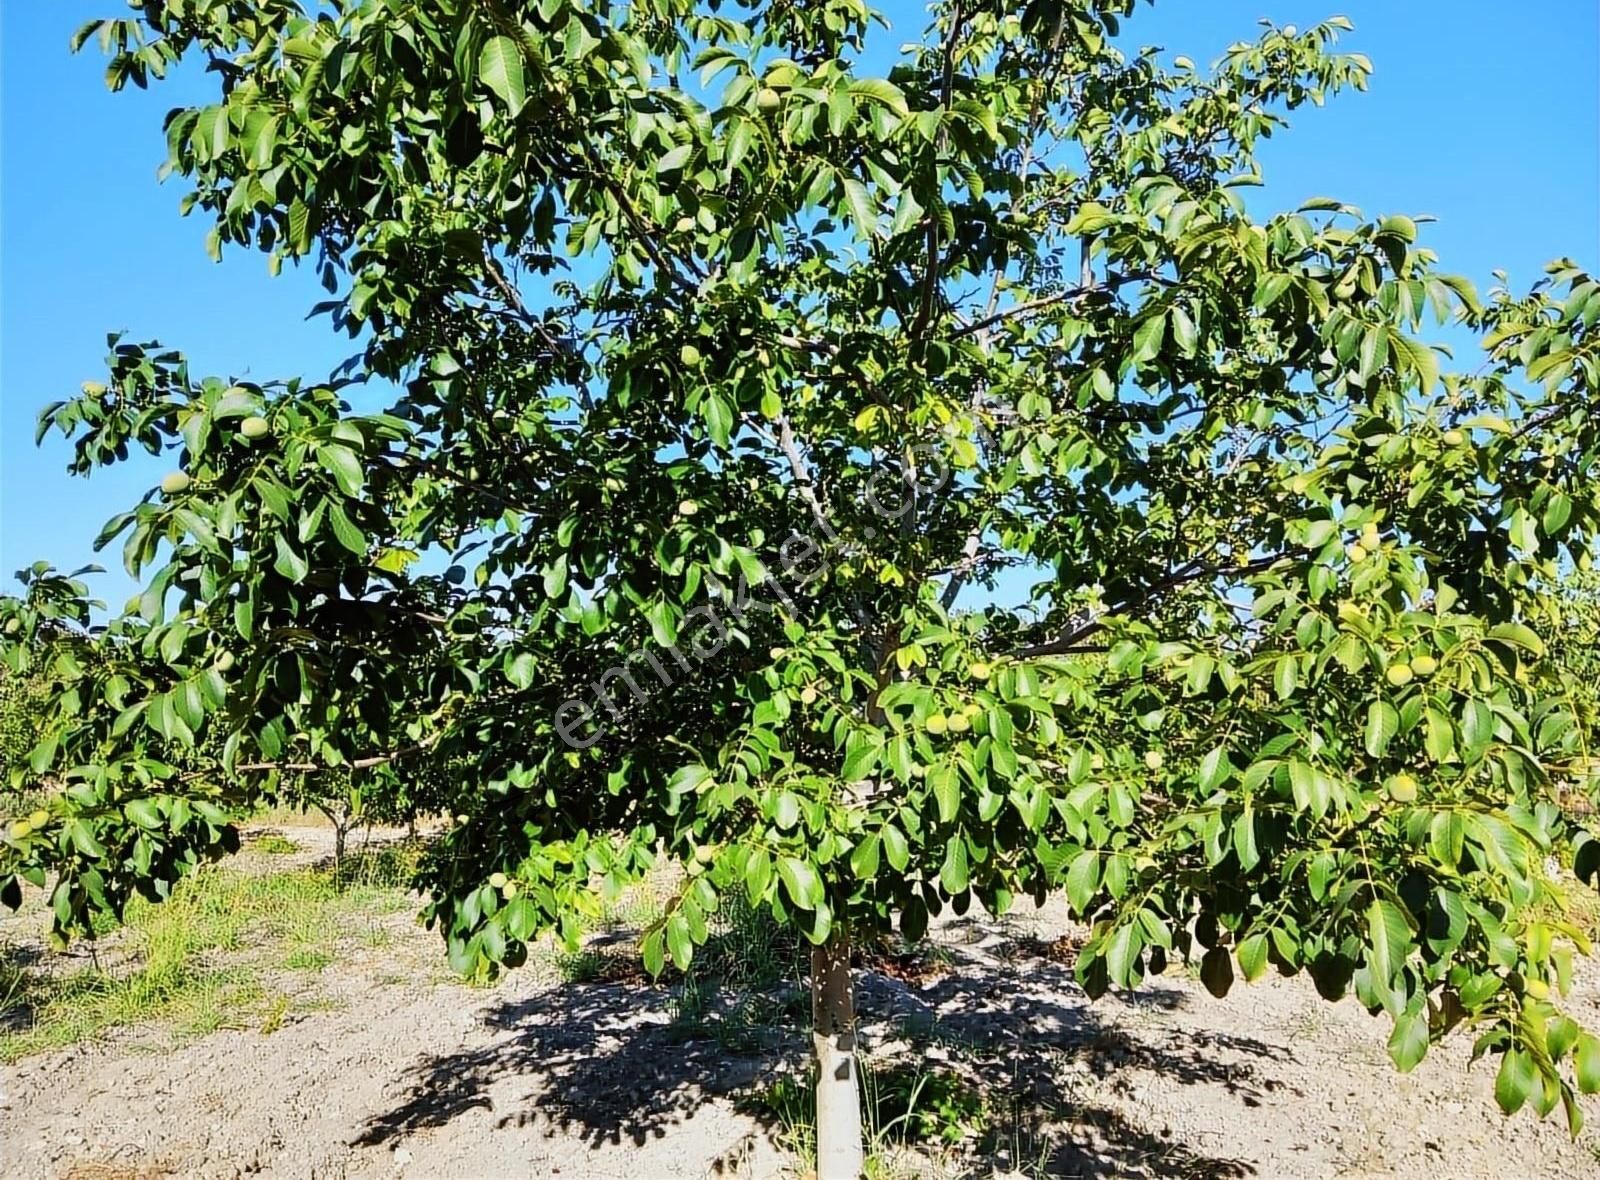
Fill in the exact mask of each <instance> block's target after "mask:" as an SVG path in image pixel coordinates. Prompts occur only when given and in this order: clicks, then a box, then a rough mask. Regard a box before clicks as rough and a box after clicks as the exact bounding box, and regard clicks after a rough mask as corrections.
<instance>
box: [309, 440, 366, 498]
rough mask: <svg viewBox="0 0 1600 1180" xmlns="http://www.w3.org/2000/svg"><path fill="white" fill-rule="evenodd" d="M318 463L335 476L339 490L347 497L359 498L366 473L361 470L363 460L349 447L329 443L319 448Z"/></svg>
mask: <svg viewBox="0 0 1600 1180" xmlns="http://www.w3.org/2000/svg"><path fill="white" fill-rule="evenodd" d="M317 462H319V463H321V464H322V465H323V467H325V468H327V470H328V472H329V474H331V475H332V476H333V479H334V482H335V483H337V484H338V485H339V490H340V491H341V492H343V493H344V494H345V495H347V496H351V497H354V496H359V495H360V494H361V485H362V483H363V482H364V480H365V473H364V472H363V471H362V469H361V460H360V459H358V458H356V454H355V452H354V451H352V450H351V449H350V448H349V447H343V446H340V445H339V444H338V443H329V444H328V445H326V446H321V447H318V448H317Z"/></svg>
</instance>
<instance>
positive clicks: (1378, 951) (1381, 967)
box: [1367, 898, 1411, 987]
mask: <svg viewBox="0 0 1600 1180" xmlns="http://www.w3.org/2000/svg"><path fill="white" fill-rule="evenodd" d="M1367 935H1368V938H1369V939H1370V940H1371V955H1370V957H1369V959H1368V962H1369V963H1370V964H1371V967H1372V974H1373V977H1374V979H1375V980H1377V981H1378V982H1379V983H1380V984H1382V985H1383V986H1385V987H1387V986H1388V985H1389V984H1390V983H1391V982H1392V981H1393V980H1394V978H1395V977H1396V976H1397V975H1399V974H1400V968H1401V966H1402V965H1403V964H1404V963H1405V961H1406V956H1407V955H1408V954H1409V952H1410V950H1411V924H1410V923H1409V922H1408V921H1406V916H1405V914H1404V912H1402V911H1401V909H1400V907H1399V906H1397V905H1395V904H1394V902H1392V901H1388V900H1387V899H1384V898H1378V899H1377V900H1375V901H1374V902H1373V903H1372V904H1371V905H1370V906H1369V907H1368V908H1367Z"/></svg>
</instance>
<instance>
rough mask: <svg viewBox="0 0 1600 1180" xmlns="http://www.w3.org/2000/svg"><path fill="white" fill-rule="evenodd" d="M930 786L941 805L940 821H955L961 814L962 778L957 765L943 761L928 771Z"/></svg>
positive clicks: (944, 822) (935, 799)
mask: <svg viewBox="0 0 1600 1180" xmlns="http://www.w3.org/2000/svg"><path fill="white" fill-rule="evenodd" d="M928 788H929V789H930V790H931V791H932V792H933V798H934V801H935V802H936V803H937V804H938V806H939V822H940V823H943V824H948V823H954V822H955V818H956V816H958V815H960V814H961V780H960V778H959V776H958V775H957V774H956V770H955V767H953V766H951V765H949V764H948V763H942V764H940V765H938V766H935V767H933V768H932V769H930V770H929V771H928Z"/></svg>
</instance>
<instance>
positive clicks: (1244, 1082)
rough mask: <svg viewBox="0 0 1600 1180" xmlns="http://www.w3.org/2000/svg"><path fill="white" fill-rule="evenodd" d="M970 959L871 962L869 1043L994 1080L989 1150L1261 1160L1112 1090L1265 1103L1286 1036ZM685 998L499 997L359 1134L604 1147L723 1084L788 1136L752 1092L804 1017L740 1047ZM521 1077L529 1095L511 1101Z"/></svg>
mask: <svg viewBox="0 0 1600 1180" xmlns="http://www.w3.org/2000/svg"><path fill="white" fill-rule="evenodd" d="M962 958H963V956H961V955H960V954H959V953H958V954H957V956H956V959H957V961H956V964H955V969H954V970H952V971H950V972H949V973H947V974H944V975H942V976H940V977H938V978H936V979H933V980H932V981H930V982H928V983H926V984H924V985H922V986H915V985H908V984H907V983H905V982H902V981H901V980H899V979H896V978H892V977H890V976H886V975H882V974H879V973H877V972H873V971H870V970H869V971H866V972H864V973H863V976H862V978H861V981H860V985H859V989H858V1005H859V1010H860V1017H861V1023H862V1032H863V1043H864V1044H866V1045H867V1046H868V1047H869V1048H875V1047H881V1048H882V1049H883V1050H884V1051H885V1052H886V1053H888V1054H890V1055H891V1056H892V1055H893V1054H895V1053H896V1052H899V1053H900V1054H902V1055H903V1056H905V1057H908V1058H910V1059H911V1060H914V1061H921V1060H926V1061H929V1062H930V1063H937V1064H938V1065H939V1066H940V1067H948V1068H951V1069H953V1070H955V1071H957V1072H959V1073H960V1074H962V1075H963V1076H965V1077H969V1078H972V1079H974V1082H975V1084H979V1085H981V1086H982V1087H983V1088H984V1089H985V1090H986V1091H987V1092H989V1093H990V1095H991V1096H992V1104H993V1108H994V1109H995V1110H996V1111H997V1112H998V1114H999V1115H1000V1116H1001V1117H1000V1119H999V1120H998V1123H997V1125H996V1126H994V1127H992V1128H991V1133H990V1135H989V1138H988V1140H987V1142H986V1144H985V1146H984V1155H985V1156H987V1157H989V1162H991V1163H993V1162H1004V1160H1003V1158H1002V1157H1007V1156H1009V1155H1017V1154H1018V1150H1017V1144H1018V1143H1019V1142H1020V1141H1022V1140H1024V1139H1025V1140H1027V1141H1028V1142H1029V1143H1030V1144H1031V1148H1030V1158H1032V1159H1033V1160H1034V1161H1035V1162H1036V1161H1037V1160H1039V1159H1047V1160H1048V1174H1049V1175H1052V1176H1086V1177H1109V1176H1117V1177H1134V1178H1138V1177H1152V1178H1153V1177H1157V1176H1160V1177H1180V1178H1181V1177H1189V1176H1195V1177H1199V1176H1205V1177H1220V1178H1230V1177H1242V1176H1246V1175H1250V1174H1251V1172H1252V1169H1251V1168H1250V1167H1249V1165H1247V1164H1244V1163H1241V1162H1240V1161H1237V1160H1231V1159H1222V1158H1213V1157H1211V1156H1209V1155H1206V1154H1204V1153H1202V1152H1199V1151H1197V1150H1195V1149H1194V1148H1193V1147H1192V1146H1191V1145H1185V1144H1183V1143H1180V1142H1176V1141H1174V1139H1173V1138H1172V1137H1171V1134H1170V1132H1169V1131H1167V1130H1166V1129H1164V1128H1156V1129H1154V1130H1152V1129H1150V1128H1147V1127H1143V1126H1139V1125H1136V1124H1135V1122H1133V1121H1130V1119H1129V1117H1128V1116H1126V1115H1125V1114H1123V1113H1120V1112H1119V1111H1117V1110H1116V1109H1114V1108H1113V1104H1111V1103H1110V1102H1108V1101H1107V1100H1108V1099H1109V1098H1110V1096H1111V1095H1112V1094H1114V1093H1117V1092H1118V1091H1119V1089H1123V1090H1125V1088H1126V1087H1129V1086H1131V1085H1132V1084H1133V1081H1134V1079H1135V1078H1136V1077H1137V1075H1138V1074H1140V1073H1145V1074H1153V1075H1159V1076H1160V1077H1161V1078H1163V1079H1166V1080H1167V1081H1169V1082H1172V1081H1175V1082H1177V1083H1178V1084H1180V1085H1192V1086H1214V1087H1221V1088H1223V1089H1225V1090H1226V1091H1227V1092H1228V1093H1230V1094H1232V1095H1234V1096H1235V1097H1236V1098H1237V1099H1238V1100H1240V1101H1242V1102H1243V1103H1244V1104H1245V1105H1249V1106H1254V1105H1258V1104H1259V1103H1260V1102H1261V1101H1262V1100H1263V1099H1264V1098H1265V1097H1266V1095H1268V1094H1269V1093H1271V1092H1272V1091H1275V1090H1277V1089H1279V1088H1281V1086H1282V1083H1280V1082H1278V1081H1275V1080H1274V1079H1272V1078H1270V1077H1266V1076H1264V1075H1263V1074H1262V1073H1261V1071H1260V1069H1259V1068H1258V1066H1257V1065H1256V1064H1254V1063H1255V1062H1261V1061H1267V1060H1274V1059H1276V1060H1292V1055H1291V1054H1290V1053H1289V1052H1288V1051H1287V1050H1285V1049H1283V1048H1280V1047H1277V1046H1273V1045H1268V1044H1266V1043H1264V1042H1261V1041H1257V1040H1255V1039H1253V1038H1244V1037H1230V1036H1226V1035H1223V1034H1217V1033H1206V1032H1199V1033H1196V1032H1193V1031H1184V1030H1179V1029H1176V1028H1173V1027H1170V1025H1168V1024H1165V1023H1163V1020H1162V1017H1163V1015H1164V1013H1165V1011H1167V1010H1171V1009H1174V1008H1177V1007H1181V1006H1182V1005H1183V1004H1184V1002H1185V996H1184V994H1183V993H1182V992H1181V991H1180V990H1178V989H1177V988H1174V987H1171V986H1170V985H1165V984H1163V983H1162V982H1161V981H1156V982H1155V983H1154V985H1153V986H1152V987H1150V988H1149V989H1147V990H1146V991H1144V992H1141V993H1137V994H1136V995H1134V996H1133V997H1122V998H1117V997H1108V998H1107V999H1104V1000H1102V1001H1099V1002H1098V1003H1096V1004H1092V1005H1091V1004H1090V1003H1089V1001H1088V999H1087V997H1085V996H1084V994H1083V993H1082V991H1081V990H1080V989H1078V988H1077V986H1076V984H1075V983H1073V982H1072V979H1071V972H1070V971H1069V970H1067V969H1065V968H1064V967H1061V966H1059V965H1057V964H1053V963H1033V962H1029V963H1027V964H1025V965H1024V969H1023V970H1022V971H1013V970H1007V969H1003V968H1002V969H998V970H996V969H993V968H991V967H990V966H987V965H984V966H979V965H977V964H970V963H969V964H963V963H962V962H961V959H962ZM675 1003H676V1004H678V1005H679V1007H680V1008H681V1006H682V1005H681V1001H678V1000H675V998H674V993H673V992H672V991H671V990H669V989H668V988H666V987H661V986H656V985H649V984H644V983H640V982H620V983H619V982H601V983H590V984H570V985H567V986H565V987H559V988H554V989H551V990H549V991H546V992H542V993H540V994H538V995H535V996H532V997H529V998H526V999H520V1000H516V1001H504V1002H501V1003H498V1004H496V1005H494V1006H493V1007H492V1008H491V1009H490V1010H489V1012H488V1013H487V1016H486V1023H487V1024H488V1026H489V1027H490V1028H491V1029H492V1030H495V1032H497V1033H498V1034H499V1035H497V1036H496V1037H495V1038H494V1039H493V1041H492V1042H491V1043H489V1044H487V1045H483V1046H480V1047H475V1048H471V1049H464V1050H461V1051H459V1052H454V1053H447V1054H441V1055H429V1056H425V1057H423V1058H422V1059H420V1060H418V1061H417V1062H416V1063H415V1064H414V1065H413V1066H412V1068H411V1070H410V1071H409V1074H408V1076H407V1079H406V1091H405V1093H404V1094H402V1095H401V1096H400V1099H399V1101H398V1102H397V1103H396V1105H395V1106H394V1107H393V1108H392V1109H390V1110H387V1111H385V1112H382V1113H380V1114H377V1115H375V1116H374V1117H373V1118H372V1119H371V1120H369V1122H368V1123H367V1125H366V1126H365V1127H364V1128H363V1130H362V1132H361V1134H360V1136H359V1138H358V1139H357V1140H356V1143H357V1144H358V1145H363V1146H370V1145H376V1144H383V1143H386V1142H390V1141H392V1140H394V1139H396V1138H399V1137H403V1136H405V1135H407V1134H409V1133H411V1132H413V1131H416V1130H419V1129H423V1128H434V1127H441V1126H444V1125H446V1124H448V1123H449V1122H450V1121H451V1120H453V1119H455V1118H456V1117H458V1116H460V1115H462V1114H464V1113H466V1112H467V1111H470V1110H473V1109H475V1108H479V1109H486V1110H489V1111H492V1112H494V1113H495V1114H496V1115H498V1119H497V1123H498V1125H499V1126H501V1127H508V1126H517V1127H529V1126H536V1127H541V1128H543V1129H544V1133H545V1134H546V1135H548V1136H552V1137H553V1136H556V1135H573V1134H576V1135H581V1136H582V1137H583V1139H584V1140H585V1141H586V1142H587V1143H588V1144H589V1145H590V1146H591V1147H595V1148H598V1147H601V1146H604V1145H606V1144H622V1143H623V1142H625V1141H628V1142H632V1143H634V1144H636V1145H642V1144H644V1143H646V1142H647V1141H649V1140H651V1139H655V1138H660V1137H662V1136H664V1135H665V1134H666V1133H667V1131H668V1129H669V1128H670V1127H672V1126H675V1125H677V1124H680V1123H682V1122H685V1121H687V1120H689V1119H692V1118H693V1117H694V1116H695V1114H696V1112H697V1111H699V1110H701V1109H702V1108H703V1107H704V1106H706V1105H707V1104H708V1103H713V1102H717V1101H719V1100H728V1101H734V1102H738V1103H739V1105H740V1108H741V1109H743V1110H745V1111H747V1112H748V1113H750V1114H751V1115H752V1117H753V1118H754V1120H755V1122H756V1123H757V1125H758V1127H759V1128H760V1131H761V1132H762V1133H764V1134H766V1135H767V1136H768V1137H769V1138H771V1139H773V1140H774V1141H778V1140H779V1139H780V1138H781V1135H782V1133H783V1131H784V1128H783V1127H781V1126H779V1125H778V1121H779V1120H778V1118H777V1116H776V1115H775V1114H773V1113H772V1112H770V1111H764V1110H763V1109H762V1108H761V1104H760V1103H751V1102H750V1101H749V1099H750V1098H751V1096H752V1095H753V1094H754V1093H755V1092H757V1090H758V1089H759V1088H760V1087H762V1086H763V1085H765V1084H767V1083H769V1082H770V1081H771V1080H772V1079H774V1078H776V1077H778V1076H781V1075H783V1074H785V1073H792V1072H796V1071H800V1070H803V1069H804V1067H805V1061H806V1038H805V1037H804V1036H803V1035H802V1033H803V1030H801V1029H800V1028H799V1027H798V1026H796V1027H793V1028H784V1029H774V1030H773V1031H774V1035H773V1036H772V1037H770V1038H768V1039H766V1040H765V1041H764V1042H761V1043H760V1044H759V1045H757V1044H756V1043H754V1042H749V1043H746V1044H745V1045H744V1046H743V1048H745V1049H747V1050H750V1051H743V1052H741V1051H739V1048H737V1047H732V1045H731V1042H730V1038H729V1037H727V1036H726V1035H722V1034H721V1033H720V1032H719V1027H718V1024H717V1014H716V1013H715V1012H714V1011H713V1012H712V1013H711V1014H710V1015H709V1016H702V1017H700V1018H699V1019H695V1020H685V1019H681V1018H680V1019H675V1018H674V1015H673V1012H674V1004H675ZM1119 1006H1120V1007H1121V1008H1122V1009H1123V1010H1122V1011H1114V1009H1115V1008H1117V1007H1119ZM778 1007H781V1005H778ZM491 1090H493V1094H492V1095H491ZM510 1092H515V1093H516V1095H517V1096H516V1097H514V1098H511V1099H510V1100H509V1101H508V1099H507V1095H508V1093H510ZM1000 1124H1003V1125H1000ZM1009 1162H1010V1166H1013V1167H1015V1166H1021V1165H1025V1164H1027V1163H1028V1162H1029V1160H1028V1159H1018V1160H1011V1161H1009Z"/></svg>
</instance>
